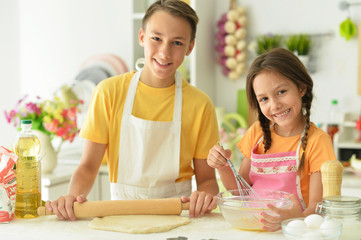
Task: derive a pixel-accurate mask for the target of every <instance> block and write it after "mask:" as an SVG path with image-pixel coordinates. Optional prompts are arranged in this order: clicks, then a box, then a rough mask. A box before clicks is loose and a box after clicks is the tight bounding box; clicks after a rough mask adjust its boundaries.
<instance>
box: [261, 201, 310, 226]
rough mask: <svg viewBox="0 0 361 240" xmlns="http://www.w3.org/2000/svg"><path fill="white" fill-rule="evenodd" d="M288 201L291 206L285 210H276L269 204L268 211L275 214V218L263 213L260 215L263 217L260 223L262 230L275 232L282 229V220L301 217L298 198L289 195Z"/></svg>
mask: <svg viewBox="0 0 361 240" xmlns="http://www.w3.org/2000/svg"><path fill="white" fill-rule="evenodd" d="M290 200H291V202H292V205H291V207H290V208H286V209H283V208H278V207H275V206H273V205H272V204H269V206H268V207H269V209H271V210H272V211H273V212H274V213H276V214H277V215H276V216H272V215H269V214H267V213H265V212H262V213H261V215H262V217H263V219H261V222H262V223H263V224H264V226H263V229H264V230H267V231H270V232H275V231H277V230H280V229H281V228H282V226H281V223H282V221H283V220H286V219H290V218H297V217H303V214H302V208H301V206H300V203H299V201H298V198H297V197H296V196H295V195H293V194H290Z"/></svg>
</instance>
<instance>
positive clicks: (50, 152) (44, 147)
mask: <svg viewBox="0 0 361 240" xmlns="http://www.w3.org/2000/svg"><path fill="white" fill-rule="evenodd" d="M34 132H35V133H36V135H37V136H38V138H39V140H40V154H39V158H40V161H41V172H42V173H44V174H47V173H52V172H53V170H54V169H55V168H56V166H57V164H58V152H59V149H60V147H59V149H58V150H55V149H54V147H53V144H52V142H51V139H50V135H48V134H46V133H44V132H42V131H38V130H34Z"/></svg>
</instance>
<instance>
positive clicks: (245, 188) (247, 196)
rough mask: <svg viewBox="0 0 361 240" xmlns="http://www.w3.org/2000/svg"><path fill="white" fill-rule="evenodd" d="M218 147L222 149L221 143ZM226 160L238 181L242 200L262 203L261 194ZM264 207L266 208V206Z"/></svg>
mask: <svg viewBox="0 0 361 240" xmlns="http://www.w3.org/2000/svg"><path fill="white" fill-rule="evenodd" d="M218 145H219V146H221V147H222V145H221V143H220V142H218ZM222 148H223V147H222ZM226 160H227V163H228V165H229V167H230V168H231V169H232V172H233V175H234V177H235V179H236V183H237V187H238V192H239V196H240V198H241V199H244V200H246V201H258V202H259V203H261V202H262V198H261V197H260V196H259V194H258V193H257V192H256V191H254V189H253V188H252V187H251V186H250V185H249V184H248V183H247V181H246V180H245V179H244V178H243V177H242V176H241V175H240V174H239V173H238V172H237V170H236V169H235V168H234V166H233V164H232V162H231V161H230V160H229V158H226ZM242 202H243V201H242ZM264 207H266V206H265V205H264Z"/></svg>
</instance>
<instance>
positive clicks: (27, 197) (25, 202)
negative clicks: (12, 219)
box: [15, 120, 41, 218]
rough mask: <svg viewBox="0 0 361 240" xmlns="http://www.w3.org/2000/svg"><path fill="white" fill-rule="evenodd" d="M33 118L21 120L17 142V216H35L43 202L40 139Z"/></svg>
mask: <svg viewBox="0 0 361 240" xmlns="http://www.w3.org/2000/svg"><path fill="white" fill-rule="evenodd" d="M31 126H32V122H31V120H21V129H22V130H21V132H20V134H19V135H18V137H17V141H16V144H15V153H16V155H17V156H18V160H17V163H16V181H17V183H16V184H17V186H16V201H15V216H16V217H19V218H34V217H37V216H38V213H37V209H38V207H40V204H41V168H40V161H39V152H40V141H39V138H38V137H37V136H36V135H35V133H34V132H33V131H32V130H31Z"/></svg>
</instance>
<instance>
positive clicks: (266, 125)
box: [258, 108, 272, 153]
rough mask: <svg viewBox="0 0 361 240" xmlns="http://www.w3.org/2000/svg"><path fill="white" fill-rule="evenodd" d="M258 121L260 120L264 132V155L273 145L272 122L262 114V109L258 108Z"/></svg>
mask: <svg viewBox="0 0 361 240" xmlns="http://www.w3.org/2000/svg"><path fill="white" fill-rule="evenodd" d="M258 120H259V122H260V124H261V127H262V130H263V144H264V153H266V152H267V150H268V149H270V147H271V143H272V140H271V129H270V120H269V119H268V118H266V117H265V116H264V115H263V114H262V112H261V109H260V108H258Z"/></svg>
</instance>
